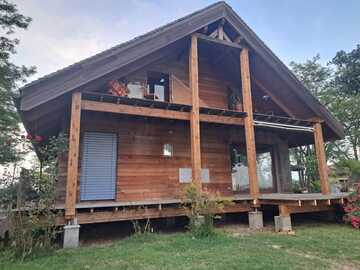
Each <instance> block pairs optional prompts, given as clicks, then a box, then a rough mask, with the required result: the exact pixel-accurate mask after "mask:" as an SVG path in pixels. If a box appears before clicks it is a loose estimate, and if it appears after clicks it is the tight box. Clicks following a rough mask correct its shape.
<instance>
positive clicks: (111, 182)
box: [80, 132, 117, 200]
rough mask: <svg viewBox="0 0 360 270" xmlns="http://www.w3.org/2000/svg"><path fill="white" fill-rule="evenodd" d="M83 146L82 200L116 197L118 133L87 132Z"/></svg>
mask: <svg viewBox="0 0 360 270" xmlns="http://www.w3.org/2000/svg"><path fill="white" fill-rule="evenodd" d="M82 147H83V148H82V162H81V177H80V200H111V199H115V187H116V160H117V150H116V149H117V136H116V134H114V133H103V132H85V134H84V137H83V145H82Z"/></svg>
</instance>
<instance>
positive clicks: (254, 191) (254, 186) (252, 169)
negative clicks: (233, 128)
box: [240, 48, 259, 199]
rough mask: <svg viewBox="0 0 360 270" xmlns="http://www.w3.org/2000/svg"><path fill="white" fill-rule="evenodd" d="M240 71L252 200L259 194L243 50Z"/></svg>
mask: <svg viewBox="0 0 360 270" xmlns="http://www.w3.org/2000/svg"><path fill="white" fill-rule="evenodd" d="M240 70H241V84H242V96H243V107H244V111H245V112H246V113H247V117H246V118H245V121H244V126H245V139H246V155H247V162H248V172H249V188H250V194H251V195H252V196H253V198H254V199H256V197H257V196H258V194H259V183H258V177H257V172H256V148H255V131H254V120H253V108H252V98H251V81H250V67H249V50H248V49H246V48H244V49H242V50H241V52H240Z"/></svg>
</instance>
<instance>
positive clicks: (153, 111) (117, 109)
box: [81, 100, 190, 120]
mask: <svg viewBox="0 0 360 270" xmlns="http://www.w3.org/2000/svg"><path fill="white" fill-rule="evenodd" d="M81 108H82V109H83V110H87V111H97V112H109V113H120V114H129V115H140V116H147V117H158V118H167V119H178V120H189V119H190V113H188V112H179V111H170V110H165V109H157V108H148V107H136V106H132V105H125V104H114V103H105V102H99V101H91V100H83V101H82V102H81Z"/></svg>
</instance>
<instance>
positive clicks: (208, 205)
mask: <svg viewBox="0 0 360 270" xmlns="http://www.w3.org/2000/svg"><path fill="white" fill-rule="evenodd" d="M230 204H232V201H230V200H228V199H222V198H221V197H220V196H219V195H218V194H216V195H213V194H211V193H209V192H207V191H199V190H198V189H197V188H196V186H195V185H194V184H190V185H188V186H186V188H185V189H184V195H183V203H182V205H183V207H184V209H185V212H186V215H187V217H188V218H189V221H190V224H189V229H190V232H191V233H192V234H193V235H194V236H195V237H207V236H209V235H211V234H213V233H214V223H213V221H214V217H215V213H218V212H221V211H222V210H223V208H224V206H225V205H230Z"/></svg>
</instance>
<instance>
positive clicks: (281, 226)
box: [274, 216, 292, 232]
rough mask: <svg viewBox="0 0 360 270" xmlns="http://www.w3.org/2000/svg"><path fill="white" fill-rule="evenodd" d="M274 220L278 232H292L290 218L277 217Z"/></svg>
mask: <svg viewBox="0 0 360 270" xmlns="http://www.w3.org/2000/svg"><path fill="white" fill-rule="evenodd" d="M274 220H275V231H276V232H290V231H291V230H292V228H291V217H290V216H275V218H274Z"/></svg>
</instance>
